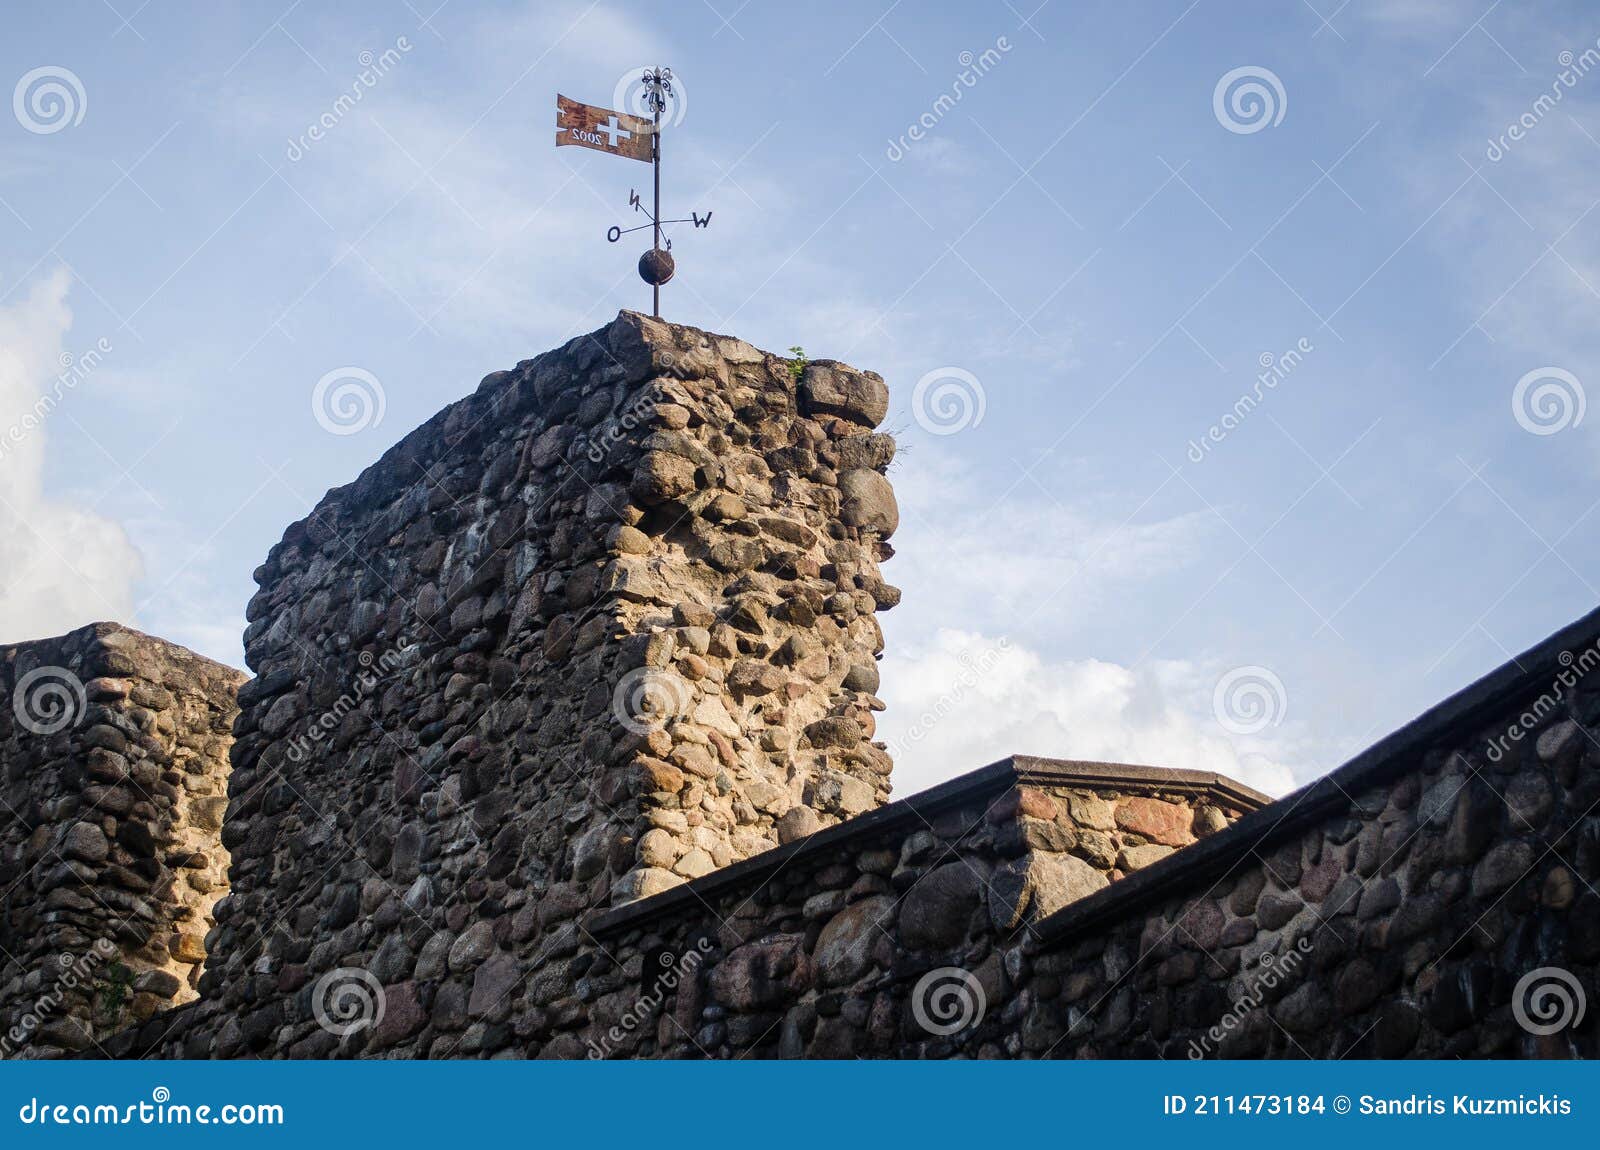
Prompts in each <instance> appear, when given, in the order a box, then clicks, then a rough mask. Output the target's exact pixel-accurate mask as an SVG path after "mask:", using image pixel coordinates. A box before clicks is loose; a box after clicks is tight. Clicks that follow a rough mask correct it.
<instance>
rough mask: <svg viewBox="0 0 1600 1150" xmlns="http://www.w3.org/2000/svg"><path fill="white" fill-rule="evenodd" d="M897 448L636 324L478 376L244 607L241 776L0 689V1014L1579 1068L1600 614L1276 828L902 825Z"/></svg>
mask: <svg viewBox="0 0 1600 1150" xmlns="http://www.w3.org/2000/svg"><path fill="white" fill-rule="evenodd" d="M887 407H888V394H887V391H886V389H885V387H884V384H883V381H882V380H880V379H879V378H878V377H877V376H875V375H872V374H871V373H867V372H861V371H857V370H855V369H853V368H849V367H846V366H844V365H842V364H837V363H832V362H828V361H815V362H810V363H807V362H804V361H794V360H788V359H784V358H781V357H777V356H773V355H770V354H767V353H764V352H761V351H758V350H757V349H755V348H753V347H751V346H750V345H748V344H745V343H743V342H742V341H739V340H736V339H732V338H729V337H724V336H716V335H710V334H708V333H705V332H701V331H697V330H695V329H692V328H685V327H678V326H673V325H669V324H664V323H661V322H660V321H657V320H652V319H647V318H645V317H643V316H639V315H636V314H633V313H628V312H624V313H622V314H621V315H620V316H619V317H618V318H617V320H616V321H614V322H613V323H611V324H610V325H608V326H607V327H605V328H603V329H601V330H600V331H597V332H595V333H592V334H590V335H587V336H583V337H580V338H578V339H575V340H573V341H572V342H570V343H568V344H567V345H566V346H564V347H562V348H560V349H558V350H556V351H553V352H550V353H547V354H546V355H543V356H540V357H539V358H537V359H534V360H531V361H528V362H525V363H522V364H519V365H518V366H517V367H516V368H515V369H513V370H511V371H507V372H497V373H495V374H494V375H491V376H489V377H488V378H487V379H485V380H484V381H483V383H482V385H481V386H480V387H479V388H478V390H477V391H476V393H474V394H473V395H471V396H469V397H467V398H465V399H463V400H461V401H460V402H458V403H456V404H453V405H452V406H450V407H449V408H447V409H445V410H444V411H442V412H440V413H439V415H438V416H436V417H435V418H434V419H432V420H430V421H429V422H428V423H427V424H425V425H424V426H422V427H421V428H419V429H418V430H417V431H415V432H413V433H412V434H411V435H409V436H407V437H406V438H405V439H404V440H402V441H401V442H400V443H399V444H397V445H396V446H395V447H394V448H393V449H392V450H390V451H389V452H388V453H387V454H386V455H384V457H383V458H382V459H381V460H379V461H378V462H377V463H376V464H374V465H373V466H372V467H371V468H369V469H368V470H367V471H366V472H365V473H363V474H362V475H361V476H360V477H359V478H358V479H357V480H356V481H355V482H353V483H351V484H350V485H348V486H346V487H342V488H338V489H335V490H334V491H331V492H329V493H328V495H327V497H326V498H325V499H324V500H323V501H322V502H321V503H320V504H319V505H318V507H317V508H316V510H315V511H314V512H313V513H312V514H311V515H310V516H309V517H308V518H307V519H305V520H304V521H302V522H300V523H297V524H295V525H294V526H292V527H291V528H290V529H289V530H288V531H287V533H286V534H285V536H284V538H283V541H282V542H281V543H279V544H278V545H277V546H276V547H274V548H273V549H272V552H271V553H270V554H269V555H268V557H267V560H266V562H265V563H264V564H263V565H262V566H261V567H260V568H259V569H258V571H257V573H256V578H257V582H258V584H259V587H260V590H259V592H258V593H257V594H256V596H255V598H254V599H252V600H251V603H250V605H249V608H248V611H247V618H248V621H249V625H248V628H247V630H246V634H245V648H246V657H247V660H248V662H249V664H250V666H251V667H252V668H253V669H254V670H255V672H256V677H255V678H254V679H251V680H250V681H249V682H247V683H245V684H244V685H243V686H242V687H238V691H237V712H238V713H237V719H236V721H234V726H233V734H234V739H233V743H232V749H231V766H232V773H231V775H229V774H228V773H227V767H226V766H225V765H224V764H223V763H222V762H221V760H220V755H221V752H222V751H223V750H224V749H225V748H226V746H227V735H226V725H227V722H228V720H229V719H230V718H231V717H232V715H233V711H234V708H233V705H232V701H231V699H232V693H233V691H234V688H235V687H236V686H238V682H239V678H240V677H239V676H235V675H233V673H231V672H227V671H226V670H225V669H222V668H216V667H214V666H212V665H210V664H206V663H204V661H203V660H199V659H197V658H196V657H194V656H190V655H188V654H187V653H186V652H182V651H180V650H179V649H176V648H172V647H170V646H169V645H166V644H161V643H159V641H156V640H151V639H148V638H146V637H143V636H137V635H135V634H134V633H132V632H126V631H123V630H122V629H120V628H116V627H113V626H110V625H104V624H102V625H98V626H96V627H94V628H87V629H85V630H84V631H80V632H74V633H73V634H72V635H69V636H66V637H64V638H62V639H59V640H49V641H45V642H42V643H36V644H24V645H21V646H19V647H16V648H10V649H7V650H6V651H5V652H4V661H3V662H0V676H4V680H3V685H5V686H6V688H7V690H8V691H10V692H11V693H12V695H17V694H18V693H19V692H22V690H23V688H24V686H25V683H24V681H23V680H24V678H25V677H26V676H27V675H28V674H29V673H31V672H32V671H33V670H34V669H36V668H38V667H39V666H42V665H46V664H48V665H51V666H60V667H64V668H67V669H68V670H70V671H71V672H72V673H73V674H74V675H76V676H78V678H79V679H80V680H81V681H82V683H83V701H82V704H81V706H82V713H83V720H82V722H81V723H78V724H76V725H74V726H72V727H71V728H70V729H67V730H64V731H61V732H54V733H47V734H44V735H39V734H36V733H34V732H32V731H31V730H27V729H24V730H22V731H21V732H19V731H18V729H17V728H16V726H15V724H12V725H10V726H7V725H5V724H6V723H7V722H8V721H9V716H0V735H3V736H4V738H3V740H0V762H3V763H4V766H5V771H6V776H5V777H6V788H7V789H6V799H7V806H8V807H9V808H11V809H10V810H8V812H7V813H6V815H4V816H0V847H3V854H0V868H4V871H3V874H0V878H4V879H5V881H6V882H7V884H8V886H9V887H10V888H11V890H10V893H9V894H8V895H7V896H6V903H5V907H4V914H5V917H4V919H3V927H4V931H5V934H4V939H3V941H4V945H5V947H6V950H7V955H6V961H7V966H6V968H5V975H4V978H3V979H0V1011H4V1012H6V1013H5V1017H6V1020H7V1022H8V1023H9V1024H12V1025H15V1024H16V1023H17V1021H18V1019H19V1018H22V1017H23V1016H27V1015H28V1014H29V1011H30V1010H32V1011H33V1014H32V1017H33V1022H32V1023H31V1028H30V1029H28V1032H27V1035H26V1040H27V1042H28V1051H29V1052H30V1053H34V1054H59V1053H63V1052H69V1051H81V1052H83V1053H86V1054H89V1055H98V1054H103V1053H109V1054H111V1055H113V1056H126V1057H151V1056H153V1057H191V1058H197V1057H225V1058H233V1057H257V1056H260V1057H283V1056H290V1057H404V1058H418V1057H434V1058H446V1057H450V1058H455V1057H501V1058H504V1057H545V1058H584V1057H590V1058H595V1057H606V1058H609V1057H644V1058H651V1057H712V1058H724V1057H743V1056H757V1057H768V1056H770V1057H854V1056H865V1057H1124V1056H1139V1057H1154V1056H1163V1057H1168V1058H1173V1057H1210V1056H1218V1055H1220V1056H1228V1055H1247V1056H1273V1057H1301V1056H1307V1055H1313V1056H1318V1057H1324V1056H1327V1057H1332V1056H1344V1055H1348V1054H1352V1053H1353V1054H1358V1055H1371V1054H1377V1055H1382V1056H1401V1055H1427V1056H1434V1057H1449V1056H1454V1055H1464V1056H1482V1055H1489V1054H1494V1055H1505V1054H1521V1055H1530V1056H1568V1055H1574V1054H1583V1055H1594V1054H1596V1053H1600V1050H1597V1038H1596V1035H1597V1031H1600V1005H1597V1003H1596V995H1597V988H1596V972H1597V963H1600V932H1597V929H1596V925H1595V924H1596V923H1600V901H1597V898H1596V895H1595V891H1594V886H1595V883H1596V881H1597V879H1600V815H1597V814H1596V812H1597V810H1600V751H1597V750H1596V748H1600V612H1597V613H1596V614H1595V615H1592V616H1590V617H1588V618H1586V619H1584V620H1580V621H1579V622H1578V623H1576V624H1574V625H1573V626H1572V627H1571V628H1568V629H1567V630H1565V631H1563V632H1561V633H1559V634H1558V635H1556V636H1553V637H1552V638H1551V639H1550V640H1548V641H1547V642H1546V643H1544V644H1542V645H1540V646H1539V647H1537V648H1535V649H1534V650H1532V651H1530V652H1527V653H1525V654H1524V655H1522V656H1520V657H1519V658H1518V659H1517V660H1514V661H1513V662H1512V663H1509V664H1507V666H1506V667H1504V668H1502V669H1501V670H1499V671H1497V672H1495V673H1494V674H1492V675H1490V676H1488V677H1487V678H1486V679H1484V680H1483V681H1482V682H1481V683H1479V684H1477V685H1475V686H1473V687H1471V688H1469V689H1468V690H1466V691H1464V692H1462V693H1461V694H1459V695H1457V696H1455V697H1453V698H1451V699H1450V700H1447V701H1446V702H1445V703H1443V704H1441V705H1440V706H1439V707H1437V708H1435V709H1434V710H1433V711H1430V712H1429V713H1428V714H1426V715H1424V716H1422V717H1421V718H1420V719H1418V720H1417V721H1416V722H1415V723H1413V724H1411V725H1410V726H1408V727H1407V728H1405V729H1404V730H1402V731H1400V732H1397V733H1396V734H1395V735H1393V736H1391V737H1390V738H1388V739H1386V740H1384V741H1383V742H1381V743H1379V744H1378V745H1377V746H1375V747H1373V748H1372V749H1371V750H1370V751H1368V752H1366V753H1364V754H1363V755H1361V756H1358V757H1357V759H1355V760H1353V761H1352V762H1351V763H1349V764H1347V765H1346V766H1345V767H1343V768H1341V769H1340V770H1338V771H1336V772H1334V774H1333V775H1331V776H1329V777H1328V778H1326V779H1323V780H1319V781H1318V782H1317V783H1314V784H1312V785H1311V786H1309V787H1307V788H1305V789H1304V790H1302V791H1300V792H1297V793H1296V794H1294V795H1291V796H1289V797H1288V798H1285V799H1282V800H1280V801H1278V802H1276V803H1272V802H1268V801H1267V799H1266V797H1265V796H1262V795H1259V794H1256V793H1255V792H1253V791H1251V790H1249V789H1248V788H1246V787H1242V786H1240V785H1239V784H1237V783H1235V782H1232V781H1231V780H1228V779H1226V778H1223V777H1221V776H1218V775H1214V774H1210V773H1206V772H1196V771H1188V770H1182V769H1167V768H1164V767H1130V766H1126V765H1121V764H1106V763H1083V762H1072V761H1060V760H1050V759H1035V758H1025V757H1022V756H1016V757H1013V758H1010V759H1007V760H1004V761H1002V762H1000V763H996V764H993V765H991V766H989V767H985V768H983V769H982V770H979V771H975V772H973V773H972V774H969V775H967V776H964V777H962V778H960V779H956V780H953V781H952V782H950V783H947V784H945V785H943V786H941V787H937V788H934V789H933V790H931V791H928V792H925V793H923V794H920V795H917V796H914V797H913V798H911V799H909V800H903V801H900V802H895V803H889V802H888V797H889V774H890V767H891V763H890V761H889V756H888V754H887V752H886V750H885V748H884V746H883V745H882V744H881V743H879V742H877V741H875V738H874V736H875V715H876V713H877V712H878V711H879V710H880V709H881V708H882V703H881V702H879V700H878V698H877V688H878V670H877V658H878V656H879V654H880V652H881V648H882V633H881V631H880V630H879V628H878V625H877V622H876V619H875V617H874V616H875V613H876V612H877V611H880V610H883V609H885V608H888V607H892V606H893V605H894V604H895V603H896V602H897V600H898V598H899V592H898V591H896V590H895V589H894V588H893V587H891V586H889V585H888V584H886V583H885V582H884V581H883V579H882V576H881V574H880V571H879V565H880V563H881V562H883V561H884V560H885V559H887V558H889V557H890V556H891V555H892V553H893V552H892V548H891V547H890V544H889V538H890V536H891V535H892V534H893V532H894V529H895V527H896V524H897V518H898V513H897V511H896V507H895V502H894V495H893V492H892V490H891V488H890V484H889V482H888V480H887V479H886V478H885V473H886V471H887V470H888V469H889V465H890V463H891V462H892V460H893V457H894V443H893V441H892V440H891V439H890V438H889V437H888V436H886V435H883V434H879V433H877V432H876V431H875V430H874V429H875V428H876V427H877V425H878V424H879V423H880V422H881V421H882V420H883V418H884V416H885V414H886V411H887ZM224 779H226V786H227V796H228V797H227V809H226V813H225V815H222V813H221V811H220V809H219V808H220V807H221V800H220V790H221V787H222V785H223V783H224ZM219 821H220V833H219V831H218V829H217V828H218V826H219ZM229 856H231V865H230V867H229V871H228V884H229V891H228V894H227V896H226V897H225V898H223V899H221V900H220V901H218V902H217V903H216V905H215V907H214V908H213V907H212V906H211V900H212V899H213V898H215V897H216V895H217V894H218V893H219V892H220V890H221V887H222V876H221V869H220V868H221V865H222V863H223V860H224V859H225V858H226V857H229ZM208 912H209V913H208ZM213 917H214V920H215V925H214V926H212V927H211V929H210V930H209V932H208V933H206V934H205V936H204V939H203V942H202V940H201V939H200V937H199V932H200V930H201V929H202V928H203V927H204V926H205V925H208V924H209V923H210V922H211V920H212V918H213ZM104 937H109V938H111V939H113V940H114V942H115V945H116V947H117V951H116V954H117V958H116V963H117V965H118V966H120V967H123V968H126V969H127V970H129V971H131V972H132V973H131V977H129V976H123V975H119V976H118V977H119V978H121V979H124V980H125V981H127V986H126V987H124V988H123V989H122V990H117V989H116V986H112V987H111V992H110V993H107V987H106V983H107V979H106V977H105V976H104V975H103V974H100V973H98V972H99V971H100V970H102V969H105V968H103V967H101V966H98V965H96V966H93V967H91V968H90V969H89V970H88V971H87V973H86V974H85V975H84V977H83V978H81V979H80V978H78V972H76V971H75V972H74V979H75V982H77V983H85V984H87V985H88V986H89V987H90V990H88V991H87V992H83V991H75V993H76V997H75V998H71V999H70V1000H65V999H64V1000H63V1001H67V1005H66V1006H64V1007H58V1005H57V1004H56V1003H55V1002H54V1001H53V1000H52V1001H51V1004H50V1009H49V1011H47V1012H46V1013H47V1014H48V1018H47V1019H46V1020H45V1021H44V1022H43V1023H42V1024H41V1022H40V1020H39V1018H38V1010H37V1009H36V1006H37V1004H38V1003H39V1002H41V1001H43V1000H44V998H45V992H46V991H47V990H48V989H49V988H48V987H47V986H46V983H49V982H50V971H51V967H50V963H51V962H52V961H56V958H55V956H56V955H57V954H59V953H64V952H69V951H70V952H72V953H74V954H79V953H85V948H92V947H94V946H95V944H96V942H97V940H99V939H101V938H104ZM201 958H204V960H205V962H204V973H203V974H202V973H200V969H201V968H200V965H199V960H200V959H201ZM97 961H98V960H97ZM1540 979H1543V980H1545V981H1546V983H1548V982H1549V980H1552V979H1553V980H1554V985H1555V986H1556V988H1557V990H1558V991H1559V993H1558V994H1557V996H1556V997H1555V998H1552V997H1551V994H1550V992H1549V990H1548V989H1547V988H1544V989H1542V988H1541V984H1539V982H1538V980H1540ZM51 985H54V984H53V983H52V984H51ZM118 985H120V983H119V984H118ZM195 987H197V988H198V990H199V994H200V997H199V999H198V1000H197V1001H188V1002H183V999H185V998H189V997H192V994H193V991H192V989H191V988H195ZM1530 988H1531V989H1530ZM127 994H131V1001H122V1000H120V999H118V996H119V995H123V996H124V997H126V995H127ZM1562 994H1564V995H1565V999H1562V998H1561V997H1560V995H1562ZM112 1000H118V1001H119V1002H121V1005H122V1009H123V1010H125V1011H126V1017H124V1016H123V1015H121V1014H119V1015H118V1016H117V1017H116V1018H114V1019H100V1018H96V1017H95V1016H94V1011H95V1010H96V1009H97V1008H98V1004H99V1003H102V1002H108V1001H112ZM1562 1002H1566V1003H1568V1004H1572V1003H1574V1002H1576V1003H1578V1004H1584V1005H1586V1007H1587V1009H1586V1010H1585V1009H1579V1010H1568V1011H1567V1013H1566V1015H1565V1016H1564V1017H1558V1018H1556V1019H1555V1021H1554V1022H1551V1019H1550V1015H1549V1013H1548V1009H1549V1008H1550V1006H1551V1004H1552V1003H1554V1004H1555V1005H1556V1006H1557V1007H1560V1006H1561V1004H1562ZM177 1003H181V1004H180V1005H174V1004H177ZM163 1008H167V1009H163ZM1541 1011H1545V1013H1541ZM69 1022H70V1023H72V1024H73V1026H72V1027H71V1028H69V1027H68V1025H67V1023H69ZM130 1022H131V1023H133V1025H127V1024H128V1023H130ZM118 1027H121V1029H120V1032H119V1033H115V1034H110V1033H108V1032H109V1031H110V1030H112V1029H117V1028H118Z"/></svg>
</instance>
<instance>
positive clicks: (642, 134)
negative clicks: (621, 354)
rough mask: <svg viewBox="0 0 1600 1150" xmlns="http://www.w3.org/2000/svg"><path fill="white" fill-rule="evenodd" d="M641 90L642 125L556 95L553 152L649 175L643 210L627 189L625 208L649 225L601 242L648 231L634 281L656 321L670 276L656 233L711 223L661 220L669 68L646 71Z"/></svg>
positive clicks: (638, 119)
mask: <svg viewBox="0 0 1600 1150" xmlns="http://www.w3.org/2000/svg"><path fill="white" fill-rule="evenodd" d="M643 84H644V100H645V108H646V110H648V111H649V113H650V118H649V119H648V120H647V119H645V118H643V117H642V116H634V115H630V114H628V113H626V112H614V111H612V110H611V109H610V108H598V107H595V106H594V105H592V104H580V103H579V102H578V101H576V100H569V99H567V97H565V96H563V95H561V94H560V93H557V94H556V146H557V147H558V148H559V147H560V146H561V145H563V144H576V145H577V146H579V147H583V148H593V149H594V150H595V151H597V152H609V153H610V154H611V155H613V156H624V157H626V158H627V159H630V160H643V161H645V162H647V163H648V164H650V166H651V168H652V169H653V170H652V172H651V175H652V182H653V186H654V194H653V196H652V199H651V206H650V207H649V208H646V207H645V206H644V203H643V201H641V200H640V198H639V193H638V192H636V191H633V190H631V189H630V190H629V192H628V203H629V204H630V205H632V207H633V210H634V211H636V212H643V213H644V214H645V215H646V216H647V217H649V220H650V222H649V223H647V224H637V225H635V226H634V227H631V228H624V227H619V226H617V225H612V227H611V228H610V229H609V230H608V231H607V232H606V239H608V240H610V241H611V242H612V243H616V242H617V241H618V240H620V239H621V238H622V237H623V236H625V235H627V234H628V233H629V232H637V231H643V230H644V229H645V228H649V229H651V235H652V237H653V242H652V243H651V245H650V250H649V251H647V252H645V253H644V255H642V256H640V257H639V277H640V278H641V279H643V280H644V282H645V283H647V284H649V285H650V310H651V314H652V315H654V316H655V317H656V318H657V319H659V318H660V317H661V285H662V284H664V283H666V282H667V281H668V280H670V279H671V278H672V273H673V272H674V271H675V270H676V267H675V265H674V263H673V259H672V240H671V239H668V238H666V237H664V236H663V235H662V229H663V228H665V227H666V226H667V225H668V224H693V225H694V226H695V227H697V228H703V227H707V226H708V225H709V224H710V223H711V213H710V212H707V213H706V214H705V215H703V216H702V215H700V214H699V213H697V212H690V213H689V215H688V217H687V218H685V219H679V220H664V219H662V218H661V113H662V112H663V111H665V110H666V106H667V99H668V98H669V97H671V98H673V99H677V95H676V94H675V93H674V92H673V90H672V70H671V69H670V68H650V69H647V70H646V71H645V73H644V77H643Z"/></svg>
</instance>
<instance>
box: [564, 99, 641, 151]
mask: <svg viewBox="0 0 1600 1150" xmlns="http://www.w3.org/2000/svg"><path fill="white" fill-rule="evenodd" d="M655 130H656V126H655V125H654V124H653V123H651V122H650V121H649V120H645V119H641V118H640V117H638V116H630V115H628V114H627V113H626V112H613V111H612V110H611V109H610V108H596V107H595V106H594V105H593V104H580V103H579V102H578V101H576V100H569V99H567V97H565V96H563V95H561V94H560V93H557V94H556V146H557V147H560V146H561V145H563V144H576V145H578V146H579V147H580V148H593V149H594V150H595V151H597V152H609V153H610V154H611V155H613V156H625V157H627V158H628V159H630V160H643V161H644V162H645V163H647V164H648V163H650V162H651V160H652V159H653V158H654V156H653V154H652V151H651V147H650V138H651V136H652V135H654V134H655Z"/></svg>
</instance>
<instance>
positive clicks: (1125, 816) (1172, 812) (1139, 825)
mask: <svg viewBox="0 0 1600 1150" xmlns="http://www.w3.org/2000/svg"><path fill="white" fill-rule="evenodd" d="M1193 822H1194V812H1193V811H1191V810H1190V809H1189V808H1188V807H1182V806H1179V805H1177V804H1176V803H1169V802H1163V801H1162V800H1161V799H1149V798H1128V799H1123V800H1122V801H1121V802H1120V803H1118V804H1117V826H1119V827H1121V828H1122V829H1123V830H1125V831H1130V832H1132V833H1133V834H1136V835H1143V836H1144V837H1145V838H1147V839H1149V840H1150V841H1151V842H1157V843H1164V844H1166V845H1167V846H1173V847H1180V846H1183V845H1185V844H1187V843H1191V842H1193V841H1194V835H1193V834H1192V833H1191V831H1190V827H1191V826H1192V824H1193Z"/></svg>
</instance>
